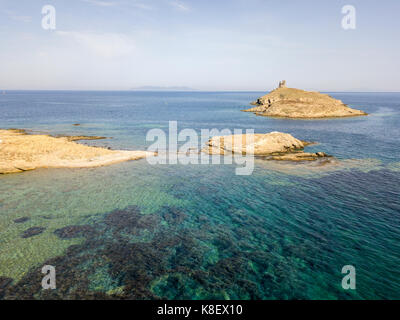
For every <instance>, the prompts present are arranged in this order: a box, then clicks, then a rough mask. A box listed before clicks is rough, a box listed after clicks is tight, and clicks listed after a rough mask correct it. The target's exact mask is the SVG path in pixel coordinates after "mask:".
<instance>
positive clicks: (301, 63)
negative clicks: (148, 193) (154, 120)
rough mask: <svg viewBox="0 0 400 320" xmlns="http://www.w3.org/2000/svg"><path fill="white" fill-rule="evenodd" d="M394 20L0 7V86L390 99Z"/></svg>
mask: <svg viewBox="0 0 400 320" xmlns="http://www.w3.org/2000/svg"><path fill="white" fill-rule="evenodd" d="M45 5H52V6H53V7H54V8H55V10H56V11H55V12H56V16H55V17H56V18H55V22H56V26H55V29H54V30H52V29H51V30H48V29H47V30H46V29H44V28H43V27H42V19H43V18H44V17H45V14H42V8H43V6H45ZM345 5H352V6H354V8H355V9H356V11H355V13H356V15H355V17H356V20H355V21H356V25H355V29H344V28H343V27H342V19H343V17H344V16H345V15H346V14H343V13H342V8H343V6H345ZM399 13H400V1H398V0H385V1H378V0H344V1H342V0H302V1H300V0H279V1H277V0H273V1H269V0H213V1H210V0H46V1H42V0H0V89H1V90H26V89H29V90H130V89H131V88H135V87H141V86H160V87H164V86H186V87H191V88H194V89H196V90H216V91H218V90H254V91H266V90H271V89H273V88H274V87H277V85H278V82H279V80H283V79H285V80H287V84H288V86H289V87H297V88H302V89H306V90H318V91H400V62H399V60H400V59H399V58H400V41H399V39H400V19H399Z"/></svg>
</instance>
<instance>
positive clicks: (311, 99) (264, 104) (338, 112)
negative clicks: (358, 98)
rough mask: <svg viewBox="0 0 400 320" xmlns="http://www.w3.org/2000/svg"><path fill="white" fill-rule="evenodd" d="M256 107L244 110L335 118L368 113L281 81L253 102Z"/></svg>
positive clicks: (284, 115)
mask: <svg viewBox="0 0 400 320" xmlns="http://www.w3.org/2000/svg"><path fill="white" fill-rule="evenodd" d="M252 104H253V105H255V107H254V108H251V109H248V110H243V111H245V112H254V113H255V114H256V115H259V116H269V117H282V118H304V119H307V118H334V117H354V116H365V115H367V113H365V112H363V111H361V110H356V109H352V108H350V107H348V106H347V105H346V104H344V103H343V102H342V101H340V100H337V99H334V98H332V97H331V96H329V95H327V94H322V93H319V92H311V91H304V90H300V89H294V88H287V87H286V82H285V81H283V82H280V83H279V88H277V89H275V90H273V91H271V92H270V93H269V94H267V95H265V96H263V97H261V98H259V99H257V101H255V102H252Z"/></svg>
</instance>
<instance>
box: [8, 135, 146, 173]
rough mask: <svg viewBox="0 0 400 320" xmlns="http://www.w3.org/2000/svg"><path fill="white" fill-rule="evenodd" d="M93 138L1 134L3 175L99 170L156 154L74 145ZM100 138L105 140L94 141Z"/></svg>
mask: <svg viewBox="0 0 400 320" xmlns="http://www.w3.org/2000/svg"><path fill="white" fill-rule="evenodd" d="M90 138H91V137H84V136H79V137H59V138H56V137H51V136H48V135H38V134H26V133H25V131H24V130H17V129H10V130H0V174H6V173H16V172H23V171H28V170H34V169H37V168H90V167H99V166H105V165H110V164H114V163H118V162H123V161H128V160H138V159H142V158H146V157H147V156H154V153H152V152H147V151H126V150H109V149H105V148H98V147H90V146H85V145H82V144H78V143H75V142H73V141H76V140H82V139H85V140H87V139H90ZM99 138H102V137H93V139H99Z"/></svg>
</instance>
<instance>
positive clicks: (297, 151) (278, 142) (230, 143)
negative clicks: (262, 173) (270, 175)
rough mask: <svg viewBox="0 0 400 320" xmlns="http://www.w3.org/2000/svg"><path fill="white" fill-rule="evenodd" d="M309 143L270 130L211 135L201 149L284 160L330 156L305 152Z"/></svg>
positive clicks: (218, 152)
mask: <svg viewBox="0 0 400 320" xmlns="http://www.w3.org/2000/svg"><path fill="white" fill-rule="evenodd" d="M310 144H311V143H310V142H306V141H302V140H299V139H296V138H295V137H293V136H292V135H290V134H288V133H282V132H270V133H266V134H240V135H230V136H217V137H213V138H211V139H210V140H209V141H208V142H207V146H206V147H205V148H204V149H203V150H202V151H203V152H205V153H208V154H214V155H215V154H219V155H227V154H230V153H236V154H250V155H255V156H262V157H265V159H267V160H286V161H314V160H317V159H320V158H325V157H330V156H328V155H327V154H325V153H323V152H317V153H305V152H304V151H303V149H304V147H305V146H307V145H310Z"/></svg>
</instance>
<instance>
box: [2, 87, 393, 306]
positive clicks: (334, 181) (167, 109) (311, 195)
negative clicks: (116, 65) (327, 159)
mask: <svg viewBox="0 0 400 320" xmlns="http://www.w3.org/2000/svg"><path fill="white" fill-rule="evenodd" d="M261 94H262V93H260V92H245V93H241V92H235V93H232V92H220V93H210V92H209V93H207V92H183V93H172V92H164V93H154V92H153V93H152V92H22V91H21V92H9V93H8V94H6V95H1V96H0V114H1V117H0V127H2V128H12V127H16V128H27V129H31V130H33V131H34V132H45V133H52V134H76V135H78V134H84V135H103V136H108V137H112V139H108V140H100V141H93V142H90V144H93V145H99V146H109V147H112V148H123V149H143V148H145V147H146V146H148V145H149V143H147V142H146V141H145V136H146V133H147V132H148V130H149V129H152V128H162V129H167V127H168V121H169V120H177V121H178V126H179V129H183V128H194V129H196V130H197V131H199V130H200V129H211V128H218V129H223V128H228V129H231V130H233V129H235V128H238V129H255V131H256V132H257V133H264V132H269V131H282V132H288V133H291V134H293V135H294V136H295V137H297V138H300V139H303V140H308V141H316V142H318V145H314V146H310V147H308V149H309V150H315V151H317V150H318V151H324V152H327V153H329V154H332V155H334V156H335V157H336V158H338V159H339V164H337V165H331V166H324V167H319V166H317V165H315V164H287V163H276V162H268V161H265V160H262V159H257V160H256V163H255V169H254V172H253V174H252V175H251V176H237V175H235V165H186V166H185V165H157V166H154V165H149V164H148V163H147V162H146V161H145V160H142V161H133V162H127V163H121V164H117V165H113V166H109V167H102V168H95V169H49V170H36V171H32V172H26V173H24V174H15V175H4V176H0V296H1V297H2V298H6V299H13V298H31V297H35V298H133V299H149V298H150V299H152V298H158V297H163V298H168V299H210V298H215V299H399V298H400V282H399V280H400V272H399V268H398V266H399V265H400V232H399V231H400V188H399V187H400V160H399V158H400V157H399V156H400V140H399V138H400V133H399V124H400V121H399V120H400V94H397V93H332V95H333V96H334V97H335V98H339V99H341V100H342V101H344V102H345V103H347V104H349V105H350V106H352V107H355V108H360V109H362V110H364V111H366V112H368V113H370V116H368V117H360V118H347V119H329V120H315V121H308V120H305V121H299V120H282V119H269V118H262V117H256V116H254V115H252V114H249V113H243V112H240V110H241V109H243V108H245V107H246V106H247V105H248V103H249V101H252V100H254V99H255V98H257V97H258V96H260V95H261ZM74 123H80V124H81V126H79V127H75V126H72V124H74ZM20 218H25V219H22V220H17V219H20ZM15 221H17V222H15ZM30 228H42V229H40V231H41V232H40V233H39V232H38V233H37V234H35V235H32V234H31V233H32V229H30ZM26 230H31V233H30V234H28V237H25V238H24V237H23V236H24V234H25V235H26V233H24V232H26ZM33 230H35V229H33ZM36 230H38V229H36ZM45 264H51V265H54V266H55V267H56V271H57V289H56V290H54V291H51V292H49V291H42V290H41V288H40V283H41V278H42V276H43V275H42V274H41V273H40V269H41V267H42V266H43V265H45ZM344 265H353V266H355V267H356V271H357V278H356V279H357V289H356V290H355V291H345V290H343V289H342V287H341V280H342V276H343V275H342V274H341V269H342V267H343V266H344Z"/></svg>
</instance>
